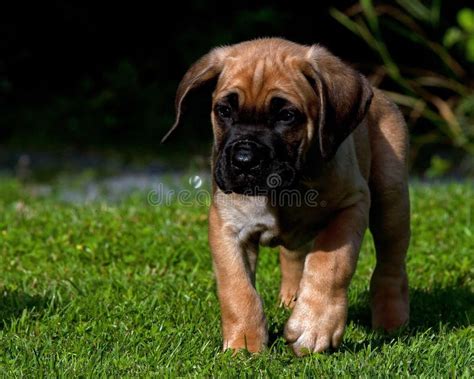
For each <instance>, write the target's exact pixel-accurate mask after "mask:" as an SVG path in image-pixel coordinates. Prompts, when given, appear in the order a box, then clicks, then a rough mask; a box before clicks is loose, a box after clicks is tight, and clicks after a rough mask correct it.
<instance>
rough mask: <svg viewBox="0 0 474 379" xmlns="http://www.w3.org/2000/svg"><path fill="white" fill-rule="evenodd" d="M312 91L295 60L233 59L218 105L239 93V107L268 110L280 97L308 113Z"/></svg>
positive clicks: (222, 80)
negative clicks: (231, 95)
mask: <svg viewBox="0 0 474 379" xmlns="http://www.w3.org/2000/svg"><path fill="white" fill-rule="evenodd" d="M312 92H313V91H312V89H311V87H310V86H309V84H308V82H307V81H306V80H305V77H304V75H303V74H302V73H301V71H300V70H299V67H298V64H297V62H296V59H294V58H293V57H287V58H285V57H278V56H275V55H267V56H261V57H245V56H242V57H229V58H227V59H226V62H225V64H224V69H223V71H222V73H221V75H220V77H219V80H218V82H217V86H216V90H215V92H214V96H213V100H214V102H217V101H219V100H220V99H222V98H223V97H225V96H228V95H229V94H230V93H236V94H237V95H238V99H239V108H247V107H252V108H257V109H258V108H261V109H266V108H267V107H268V106H269V104H270V102H271V99H272V98H275V97H279V98H283V99H285V100H288V101H289V102H291V103H292V104H294V105H296V106H299V107H301V108H302V109H301V110H302V111H305V110H306V103H307V101H308V99H310V98H311V95H312Z"/></svg>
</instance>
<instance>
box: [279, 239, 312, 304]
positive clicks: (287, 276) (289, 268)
mask: <svg viewBox="0 0 474 379" xmlns="http://www.w3.org/2000/svg"><path fill="white" fill-rule="evenodd" d="M306 254H307V251H305V250H301V251H290V250H288V249H285V248H284V247H280V269H281V285H280V306H285V307H288V308H293V307H294V305H295V301H296V296H297V292H298V287H299V285H300V281H301V276H302V275H303V268H304V261H305V257H306Z"/></svg>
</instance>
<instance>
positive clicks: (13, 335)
mask: <svg viewBox="0 0 474 379" xmlns="http://www.w3.org/2000/svg"><path fill="white" fill-rule="evenodd" d="M411 197H412V215H413V216H412V229H413V237H412V244H411V247H410V251H409V260H408V271H409V276H410V287H411V303H412V316H411V323H410V326H409V327H407V328H406V329H405V330H403V331H401V332H400V333H398V334H396V335H384V334H378V333H374V332H372V331H371V330H370V327H369V320H370V314H369V308H368V293H367V290H368V283H369V278H370V274H371V270H372V267H373V265H374V248H373V246H372V241H371V238H370V235H368V234H367V235H366V239H365V242H364V245H363V249H362V252H361V256H360V260H359V264H358V268H357V272H356V274H355V277H354V279H353V282H352V284H351V289H350V295H349V296H350V308H349V322H348V326H347V329H346V334H345V338H344V342H343V344H342V346H341V347H340V348H339V349H337V350H335V351H333V352H330V353H326V354H317V355H312V356H309V357H306V358H302V359H300V358H295V357H294V356H293V355H292V353H291V351H290V349H289V348H288V346H286V345H285V341H284V339H283V338H282V330H283V326H284V323H285V320H286V319H287V317H288V311H286V310H284V309H281V308H279V307H278V306H277V295H278V285H279V277H280V274H279V269H278V254H276V251H274V250H270V249H264V251H263V252H262V254H261V259H260V265H259V271H258V274H257V281H258V288H259V291H260V293H261V294H262V297H263V299H264V303H265V309H266V313H267V318H268V321H269V327H270V334H271V345H270V347H269V349H267V350H266V351H265V352H264V353H262V354H260V355H256V356H251V355H249V354H247V353H244V352H242V353H239V354H238V355H237V356H236V357H232V356H231V354H230V353H229V352H226V353H223V352H221V337H220V325H219V311H218V303H217V299H216V295H215V283H214V280H213V275H212V266H211V260H210V255H209V249H208V246H207V220H206V213H207V209H206V207H205V206H197V205H195V206H183V205H178V204H171V205H166V206H152V205H150V204H148V202H147V197H146V195H145V194H143V193H136V194H134V195H133V196H130V197H129V198H127V200H124V201H122V202H120V203H115V204H105V203H91V204H81V205H71V204H65V203H61V202H60V201H58V200H57V198H55V195H54V191H53V193H52V194H50V195H47V196H46V197H34V196H32V195H31V194H29V191H28V190H27V189H25V188H24V187H23V186H21V185H19V184H17V183H16V182H15V181H12V180H8V179H2V181H1V184H0V267H1V272H2V273H1V276H0V290H1V292H0V373H1V375H2V377H12V376H16V377H23V376H30V377H40V376H47V377H55V376H64V377H71V376H85V377H91V376H93V377H95V376H113V377H122V376H126V377H130V376H156V377H175V376H205V377H209V376H218V377H235V376H239V377H249V376H252V377H253V376H262V377H292V376H298V377H339V376H362V377H372V376H393V375H394V376H407V375H416V376H425V377H458V376H465V377H470V376H471V377H472V376H473V375H474V327H473V325H472V324H473V323H474V255H473V253H474V212H473V211H474V190H473V187H472V183H465V184H435V185H426V184H420V183H414V184H413V185H412V191H411Z"/></svg>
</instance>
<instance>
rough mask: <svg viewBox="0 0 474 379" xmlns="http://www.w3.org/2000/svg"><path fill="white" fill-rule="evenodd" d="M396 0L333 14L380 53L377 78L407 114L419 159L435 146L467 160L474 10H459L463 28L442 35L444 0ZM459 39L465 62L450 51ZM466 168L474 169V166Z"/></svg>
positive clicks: (473, 137)
mask: <svg viewBox="0 0 474 379" xmlns="http://www.w3.org/2000/svg"><path fill="white" fill-rule="evenodd" d="M396 3H397V5H398V6H396V5H394V4H392V3H388V2H383V3H378V4H377V5H375V4H374V3H373V1H372V0H360V1H359V3H358V5H355V6H354V7H352V8H350V9H349V10H348V11H347V12H345V13H344V12H341V11H340V10H337V9H335V8H332V9H331V14H332V16H333V17H334V18H335V19H336V20H338V21H339V22H340V23H341V24H343V25H344V26H345V27H347V28H348V29H349V30H350V31H352V32H353V33H354V34H356V35H358V36H359V37H360V38H362V39H363V40H364V41H365V42H366V43H367V45H368V46H369V47H370V48H372V49H373V50H374V51H375V52H376V53H377V55H378V56H379V58H380V61H381V65H374V66H373V68H372V71H373V80H374V81H375V82H376V84H378V85H380V86H381V87H382V88H385V92H386V93H387V95H388V96H389V97H391V98H392V99H393V100H394V101H395V102H396V103H398V104H399V105H400V106H401V107H402V110H403V111H404V113H405V115H406V116H407V120H408V122H409V126H410V128H411V134H412V139H411V141H412V148H413V155H414V159H413V160H414V161H415V164H417V155H418V153H420V152H422V151H428V152H429V153H428V159H429V160H431V158H432V157H433V156H434V155H436V150H441V151H446V149H447V148H448V152H450V159H451V160H453V162H452V163H454V160H459V156H461V157H464V158H461V160H462V159H465V160H469V159H470V156H472V154H474V117H473V114H474V103H473V101H474V91H473V83H472V81H471V80H470V74H471V73H472V66H471V65H470V61H471V56H470V54H471V53H470V52H469V51H470V49H471V47H469V46H470V45H471V44H474V34H472V33H473V31H472V29H473V27H474V21H473V20H474V18H473V16H474V12H473V10H472V9H462V10H460V11H459V13H458V22H459V25H460V28H457V27H451V28H448V29H447V30H446V31H445V33H444V39H443V38H439V37H437V36H436V34H437V32H439V28H440V12H441V5H442V2H441V1H440V0H432V1H431V2H429V3H427V2H422V1H420V0H397V2H396ZM387 35H388V36H389V37H386V36H387ZM471 37H472V41H473V42H472V43H471V42H470V41H471ZM461 42H462V43H463V46H465V49H466V51H465V60H464V61H463V60H457V59H456V58H455V57H454V56H453V55H452V54H451V53H450V51H449V50H448V47H451V46H453V45H454V44H456V43H461ZM401 46H404V47H405V50H406V51H409V52H410V53H409V59H408V62H407V61H406V60H405V61H403V60H402V59H401V58H402V56H401V55H400V54H398V55H394V54H392V53H391V50H392V49H393V48H395V47H401ZM473 47H474V45H473ZM427 147H429V149H427ZM436 171H437V170H436V169H435V170H434V171H433V170H431V171H430V172H431V173H433V172H436ZM467 171H468V172H469V171H470V172H471V174H472V172H474V167H473V166H471V167H470V168H469V169H467Z"/></svg>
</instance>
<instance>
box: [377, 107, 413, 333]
mask: <svg viewBox="0 0 474 379" xmlns="http://www.w3.org/2000/svg"><path fill="white" fill-rule="evenodd" d="M384 107H385V109H386V112H383V117H381V120H379V123H378V125H376V127H374V128H372V129H371V131H370V132H371V137H372V144H371V148H372V154H373V157H372V168H371V177H370V182H369V186H370V191H371V208H370V222H369V226H370V231H371V232H372V236H373V238H374V242H375V250H376V256H377V264H376V267H375V270H374V273H373V275H372V279H371V282H370V298H371V308H372V327H373V328H374V329H383V330H386V331H392V330H395V329H397V328H399V327H400V326H402V325H404V324H406V323H407V322H408V319H409V313H410V305H409V299H408V278H407V273H406V269H405V258H406V254H407V249H408V245H409V243H410V199H409V193H408V175H407V167H406V156H407V151H408V138H407V132H406V127H405V125H404V121H403V118H402V117H401V115H400V113H399V112H398V111H396V110H395V109H394V108H393V106H390V105H388V106H387V103H386V104H385V105H384Z"/></svg>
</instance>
